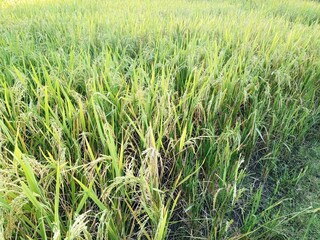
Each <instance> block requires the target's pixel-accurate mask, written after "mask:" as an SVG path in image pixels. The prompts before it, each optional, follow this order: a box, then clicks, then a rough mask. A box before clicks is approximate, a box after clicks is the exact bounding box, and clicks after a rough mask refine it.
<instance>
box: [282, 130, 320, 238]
mask: <svg viewBox="0 0 320 240" xmlns="http://www.w3.org/2000/svg"><path fill="white" fill-rule="evenodd" d="M291 159H293V160H294V161H296V162H300V164H301V165H300V167H296V169H307V170H306V171H305V173H304V176H303V177H302V178H301V179H300V180H299V182H298V183H297V184H296V185H293V186H292V188H291V189H290V190H288V191H286V192H285V194H284V195H285V197H287V198H290V199H291V200H290V201H288V202H287V203H286V204H284V206H283V208H284V212H286V213H288V214H290V213H292V212H297V213H298V212H300V211H306V210H307V209H319V208H320V175H319V172H320V161H319V159H320V141H319V134H318V137H317V138H316V140H312V141H310V142H308V143H305V144H304V145H302V146H300V147H299V149H298V150H297V151H296V152H295V153H294V154H293V155H292V156H291ZM306 167H307V168H306ZM306 212H308V211H306ZM283 231H284V232H285V233H286V235H287V236H289V239H296V240H298V239H318V238H319V236H320V214H319V212H318V211H311V213H306V214H301V215H298V216H297V217H295V218H293V219H292V220H291V221H289V222H288V223H286V224H285V225H284V226H283Z"/></svg>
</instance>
